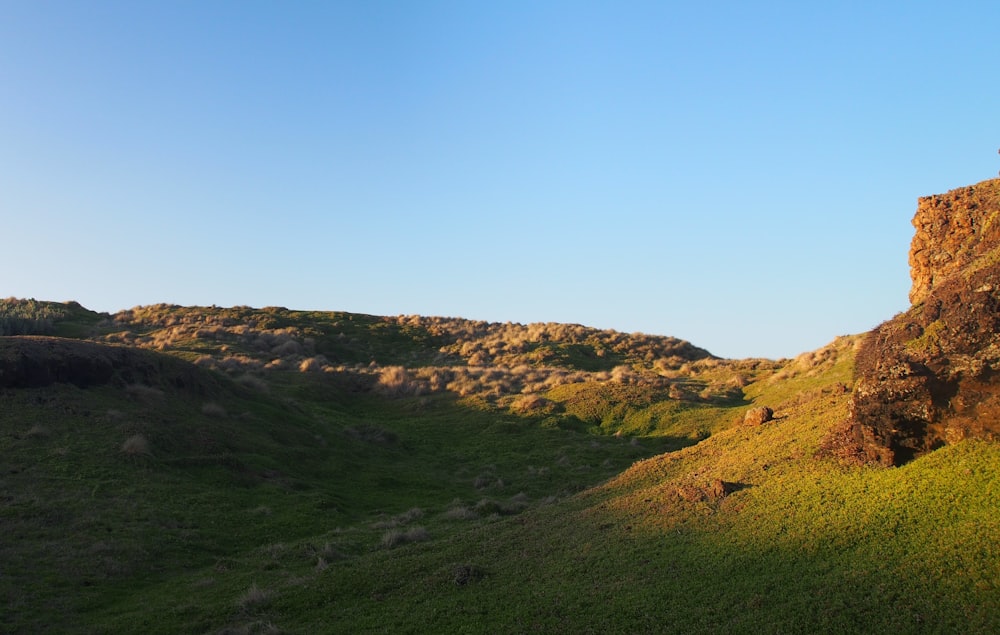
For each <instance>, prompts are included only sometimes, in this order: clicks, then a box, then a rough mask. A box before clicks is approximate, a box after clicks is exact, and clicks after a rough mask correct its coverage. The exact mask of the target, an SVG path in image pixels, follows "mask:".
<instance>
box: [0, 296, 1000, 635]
mask: <svg viewBox="0 0 1000 635" xmlns="http://www.w3.org/2000/svg"><path fill="white" fill-rule="evenodd" d="M43 309H44V311H42V310H41V309H38V308H37V307H36V308H35V309H32V310H33V311H35V313H31V312H30V311H28V309H27V308H26V307H23V306H21V313H18V315H17V316H16V317H17V319H18V320H22V321H20V322H11V324H12V325H14V326H12V328H14V327H16V328H22V327H24V326H25V325H28V326H30V325H32V324H34V325H39V326H40V327H44V328H45V329H48V330H50V331H52V332H53V334H58V333H60V332H62V333H63V334H66V335H72V336H73V337H85V338H88V339H91V340H94V341H102V342H110V343H114V344H116V345H122V344H127V345H129V346H132V347H139V348H143V349H158V351H159V352H154V351H150V352H148V355H150V356H152V357H151V359H159V358H158V357H156V356H164V355H171V356H172V357H173V358H174V359H177V358H180V359H181V360H186V361H185V362H183V363H182V364H181V365H180V366H177V365H175V364H166V365H162V366H161V367H160V368H161V370H160V371H159V374H157V375H155V376H147V379H148V381H143V382H135V381H128V380H127V377H126V375H127V373H125V372H122V371H121V370H119V371H117V373H116V375H115V376H114V377H113V378H112V379H111V380H109V381H107V382H105V383H102V384H100V385H92V386H88V387H86V388H79V387H77V386H75V385H73V384H72V383H54V384H52V385H47V386H39V387H19V388H11V387H8V388H4V389H2V390H0V492H2V498H0V527H2V532H0V535H2V538H0V563H2V564H0V567H2V568H0V611H2V612H3V614H2V615H0V623H2V624H3V625H4V627H3V630H4V631H5V632H11V633H34V632H67V633H76V632H78V633H105V632H143V633H344V632H352V633H354V632H385V633H397V632H402V633H406V632H413V633H423V632H442V633H498V632H552V633H588V632H592V633H608V632H615V633H639V632H656V633H660V632H676V633H700V632H702V633H718V632H727V633H741V632H746V633H751V632H753V633H761V632H763V633H789V632H803V633H814V632H823V633H837V632H842V633H871V632H888V631H894V632H902V633H939V632H963V633H969V632H975V633H991V632H1000V588H998V587H1000V546H998V545H1000V520H998V519H1000V515H998V514H997V504H996V501H997V500H998V496H1000V485H998V482H1000V481H998V478H997V477H998V467H997V466H998V465H1000V448H998V447H997V446H996V445H995V444H991V443H987V442H981V441H978V442H977V441H966V442H963V443H959V444H957V445H953V446H949V447H946V448H943V449H941V450H938V451H936V452H934V453H931V454H929V455H927V456H925V457H922V458H920V459H918V460H916V461H913V462H912V463H909V464H907V465H905V466H903V467H901V468H893V469H884V468H870V467H847V466H843V465H840V464H838V463H836V462H835V461H833V460H832V459H829V458H821V456H820V455H819V453H818V451H819V449H820V446H821V444H822V442H823V439H824V437H825V436H826V435H827V434H828V433H829V431H830V430H831V429H832V428H833V427H834V426H836V425H837V424H838V423H839V422H841V421H842V420H843V419H844V418H845V417H846V416H847V404H848V400H849V397H850V394H849V388H850V385H851V382H852V368H853V361H852V360H853V354H854V350H855V343H856V338H840V339H838V340H836V341H835V342H833V343H832V344H831V345H830V346H828V347H826V348H824V349H821V350H819V351H816V352H813V353H810V354H807V355H803V356H801V357H799V358H797V359H795V360H780V361H777V362H772V361H768V360H741V361H728V360H715V359H713V358H711V357H710V356H705V355H702V354H701V353H700V352H698V351H697V350H695V349H693V348H688V347H686V346H685V345H684V343H679V342H678V341H676V340H669V341H664V342H659V341H655V340H654V339H652V338H649V337H648V336H641V337H640V336H634V342H635V347H634V349H630V348H629V345H628V344H629V342H630V340H629V339H628V337H629V336H622V335H621V334H612V333H608V332H599V331H592V330H589V331H588V330H586V329H583V328H582V327H572V328H571V327H559V328H557V327H556V326H553V325H548V326H547V327H545V328H541V327H535V328H534V330H532V328H529V327H525V328H515V327H513V326H504V327H501V326H500V325H483V324H481V323H468V322H461V321H460V322H455V323H451V322H447V321H432V320H427V319H414V318H408V319H403V318H399V319H380V318H375V317H373V316H351V315H349V314H314V313H309V314H303V313H297V312H290V311H287V310H284V309H270V310H251V309H245V308H239V309H204V310H198V309H188V308H182V307H166V306H161V307H152V308H145V309H141V310H134V311H132V312H131V315H129V316H118V317H117V318H116V317H114V316H99V315H96V314H92V313H90V312H86V311H85V310H84V309H82V307H80V308H77V307H73V306H66V305H64V306H63V307H58V306H57V307H48V308H45V307H43ZM58 310H61V311H63V316H62V317H61V318H60V317H59V315H57V313H58ZM43 313H44V315H43ZM40 316H41V317H44V319H45V320H49V322H39V321H38V320H39V319H40ZM29 321H30V324H29ZM244 327H246V328H244ZM459 327H461V328H459ZM449 329H450V330H449ZM557 335H558V336H559V337H565V338H568V339H567V340H566V341H562V340H557V339H554V338H555V337H556V336H557ZM531 338H535V339H534V340H532V339H531ZM289 342H291V344H290V343H289ZM469 342H471V344H469V345H467V346H466V343H469ZM540 342H546V343H545V346H544V347H543V348H545V350H547V351H550V353H546V354H545V355H538V353H537V351H538V350H539V348H540V347H539V346H536V344H538V343H540ZM463 350H464V353H463ZM633 350H638V351H642V352H641V354H637V353H634V352H630V351H633ZM551 351H557V352H558V351H562V353H558V354H552V353H551ZM685 351H686V352H685ZM680 352H684V355H681V354H680ZM477 355H478V356H479V357H478V358H477V359H475V360H473V357H475V356H477ZM532 355H534V356H536V357H537V358H538V359H536V360H535V361H531V356H532ZM560 355H561V356H562V357H560ZM685 355H686V356H687V357H685ZM319 356H322V358H323V359H322V360H321V361H319V362H317V363H316V365H313V366H310V365H307V366H308V368H306V369H305V370H303V369H302V365H303V362H304V361H305V360H308V359H316V358H318V357H319ZM0 357H2V356H0ZM279 359H280V360H283V362H282V363H281V364H274V362H275V360H279ZM226 360H230V361H226ZM231 360H241V361H238V362H234V361H231ZM496 360H504V363H496V364H495V365H494V366H490V365H489V364H493V363H494V362H496ZM560 360H562V361H561V362H560ZM602 360H605V361H602ZM473 362H475V363H473ZM507 362H509V363H507ZM557 362H558V363H562V364H563V365H557ZM269 364H270V365H271V366H270V368H268V367H267V366H268V365H269ZM483 364H486V365H483ZM605 364H606V365H605ZM390 367H402V368H404V369H405V373H404V374H402V375H401V374H399V373H398V372H397V373H396V374H395V375H392V373H385V372H384V371H385V369H386V368H390ZM315 369H318V370H315ZM477 369H481V370H482V372H480V370H477ZM394 372H395V371H394ZM491 372H492V374H490V373H491ZM177 373H183V377H184V381H179V377H180V375H178V374H177ZM476 373H478V374H476ZM390 375H392V376H393V377H395V380H393V381H396V383H395V384H393V386H395V388H393V389H392V390H388V388H387V380H386V379H385V377H388V376H390ZM435 377H437V378H438V380H435V379H434V378H435ZM192 378H194V379H192ZM397 380H398V381H397ZM435 382H437V383H435ZM400 385H402V386H404V387H405V389H401V390H397V389H396V388H398V387H399V386H400ZM449 385H451V386H452V389H449V388H448V386H449ZM459 387H461V388H462V390H457V388H459ZM463 393H464V394H463ZM756 405H766V406H769V407H771V408H772V409H773V410H774V414H775V418H774V419H773V420H772V421H769V422H767V423H765V424H763V425H760V426H746V425H743V424H742V415H743V413H744V412H746V410H747V409H748V408H750V407H752V406H756Z"/></svg>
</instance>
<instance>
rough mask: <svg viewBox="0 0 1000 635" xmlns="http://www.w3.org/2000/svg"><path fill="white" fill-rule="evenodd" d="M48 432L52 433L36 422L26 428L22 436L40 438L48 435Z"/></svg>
mask: <svg viewBox="0 0 1000 635" xmlns="http://www.w3.org/2000/svg"><path fill="white" fill-rule="evenodd" d="M50 434H52V431H51V430H49V428H48V427H47V426H44V425H42V424H40V423H36V424H35V425H33V426H31V427H30V428H28V431H27V432H25V433H24V436H25V437H26V438H28V439H41V438H44V437H47V436H49V435H50Z"/></svg>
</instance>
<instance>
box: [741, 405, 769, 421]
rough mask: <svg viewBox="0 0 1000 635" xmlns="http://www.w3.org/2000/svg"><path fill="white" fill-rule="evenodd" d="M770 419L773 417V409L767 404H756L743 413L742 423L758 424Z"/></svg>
mask: <svg viewBox="0 0 1000 635" xmlns="http://www.w3.org/2000/svg"><path fill="white" fill-rule="evenodd" d="M772 419H774V411H773V410H771V409H770V408H768V407H767V406H758V407H757V408H751V409H750V410H747V413H746V414H745V415H743V425H747V426H759V425H763V424H765V423H767V422H768V421H771V420H772Z"/></svg>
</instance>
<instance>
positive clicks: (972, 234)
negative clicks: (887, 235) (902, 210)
mask: <svg viewBox="0 0 1000 635" xmlns="http://www.w3.org/2000/svg"><path fill="white" fill-rule="evenodd" d="M998 217H1000V179H993V180H990V181H985V182H983V183H979V184H977V185H974V186H970V187H965V188H960V189H956V190H952V191H950V192H948V193H947V194H943V195H939V196H928V197H924V198H921V199H920V201H919V203H918V207H917V213H916V215H915V216H914V218H913V225H914V227H915V228H916V234H915V235H914V238H913V242H912V245H911V249H910V273H911V278H912V280H913V287H912V289H911V291H910V300H911V302H913V305H912V306H911V307H910V309H909V310H907V311H906V312H905V313H902V314H900V315H898V316H896V317H895V318H893V319H892V320H889V321H887V322H885V323H883V324H881V325H880V326H878V327H877V328H876V329H874V330H873V331H872V332H871V333H869V334H868V335H867V337H866V338H865V340H864V342H863V344H862V346H861V348H860V350H859V351H858V355H857V361H856V370H855V386H854V393H853V395H852V400H851V417H850V420H849V421H847V422H846V423H845V425H844V426H843V427H842V428H841V429H840V430H838V431H837V432H836V433H835V434H834V435H832V436H831V438H830V440H829V443H828V445H827V448H828V450H830V451H831V452H832V453H834V454H836V455H839V456H841V457H843V458H847V459H850V460H853V461H857V462H862V463H881V464H883V465H899V464H902V463H905V462H907V461H909V460H911V459H913V458H915V457H917V456H919V455H921V454H923V453H926V452H928V451H930V450H933V449H934V448H936V447H940V446H941V445H944V444H948V443H954V442H956V441H959V440H961V439H964V438H967V437H978V438H1000V372H998V371H1000V222H998V220H1000V219H998Z"/></svg>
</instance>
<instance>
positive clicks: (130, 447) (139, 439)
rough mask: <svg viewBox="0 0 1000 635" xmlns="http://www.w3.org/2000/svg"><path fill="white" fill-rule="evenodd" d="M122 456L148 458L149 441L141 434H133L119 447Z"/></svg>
mask: <svg viewBox="0 0 1000 635" xmlns="http://www.w3.org/2000/svg"><path fill="white" fill-rule="evenodd" d="M121 451H122V454H125V455H126V456H149V455H150V454H151V452H150V449H149V440H148V439H147V438H146V437H145V435H142V434H133V435H132V436H130V437H129V438H127V439H125V442H124V443H122V447H121Z"/></svg>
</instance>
